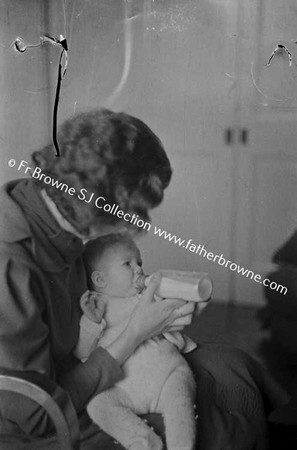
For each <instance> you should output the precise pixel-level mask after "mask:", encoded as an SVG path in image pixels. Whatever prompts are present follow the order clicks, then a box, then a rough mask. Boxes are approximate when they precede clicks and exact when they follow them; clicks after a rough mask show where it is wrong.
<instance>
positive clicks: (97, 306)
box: [80, 290, 105, 323]
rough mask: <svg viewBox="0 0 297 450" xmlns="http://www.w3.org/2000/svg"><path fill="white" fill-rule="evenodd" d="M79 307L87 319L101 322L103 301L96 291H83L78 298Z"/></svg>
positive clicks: (103, 309)
mask: <svg viewBox="0 0 297 450" xmlns="http://www.w3.org/2000/svg"><path fill="white" fill-rule="evenodd" d="M80 307H81V309H82V311H83V313H84V314H85V315H86V316H87V318H88V319H90V320H91V321H92V322H96V323H101V321H102V319H103V316H104V312H105V303H104V302H103V300H102V299H101V297H100V294H98V292H96V291H89V290H87V291H86V292H84V294H83V295H82V296H81V298H80Z"/></svg>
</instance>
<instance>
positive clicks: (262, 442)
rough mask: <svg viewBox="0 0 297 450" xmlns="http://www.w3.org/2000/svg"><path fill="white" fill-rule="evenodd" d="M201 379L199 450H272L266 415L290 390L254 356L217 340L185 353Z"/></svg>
mask: <svg viewBox="0 0 297 450" xmlns="http://www.w3.org/2000/svg"><path fill="white" fill-rule="evenodd" d="M186 359H187V361H188V363H189V365H190V367H191V368H192V370H193V372H194V374H195V378H196V383H197V400H196V408H197V409H196V410H197V414H198V445H197V449H199V450H223V449H224V450H227V449H234V450H235V449H236V450H254V449H257V450H262V449H266V448H268V444H267V442H268V436H267V420H266V418H267V415H268V412H269V411H271V410H272V409H273V408H275V407H276V406H278V405H280V404H282V403H284V402H285V401H286V400H287V396H286V394H285V393H284V392H283V391H282V389H281V388H280V387H279V386H278V385H277V383H275V381H274V380H273V379H272V378H271V377H270V375H269V374H268V372H267V371H266V370H265V369H263V368H262V366H261V365H260V364H258V363H257V362H256V361H255V360H254V359H253V358H251V357H250V356H249V355H247V354H246V353H244V352H243V351H241V350H238V349H234V348H231V347H228V346H222V345H219V344H201V345H199V346H198V348H197V349H196V350H195V351H194V352H191V353H190V354H188V355H186Z"/></svg>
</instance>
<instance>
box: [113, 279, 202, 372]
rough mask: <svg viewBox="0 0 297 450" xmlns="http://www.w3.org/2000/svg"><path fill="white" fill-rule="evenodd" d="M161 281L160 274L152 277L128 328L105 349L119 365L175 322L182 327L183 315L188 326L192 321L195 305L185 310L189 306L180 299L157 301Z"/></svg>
mask: <svg viewBox="0 0 297 450" xmlns="http://www.w3.org/2000/svg"><path fill="white" fill-rule="evenodd" d="M160 280H161V278H160V276H159V275H154V276H153V277H152V279H151V281H150V283H149V285H148V287H147V289H146V291H145V292H144V294H143V295H142V297H141V300H140V301H139V303H138V304H137V305H136V307H135V308H134V310H133V312H132V315H131V318H130V320H129V322H128V324H127V326H126V328H125V329H124V330H123V331H122V333H121V334H120V335H119V337H118V338H117V339H115V341H114V342H112V344H110V345H109V346H108V347H107V348H106V350H107V351H108V352H109V353H110V355H112V356H113V358H114V359H115V360H116V361H118V363H119V364H120V365H122V364H123V363H124V362H125V361H126V359H127V358H129V356H130V355H131V354H132V353H133V352H134V351H135V350H136V348H137V347H138V346H139V345H140V344H141V343H142V342H144V341H146V340H147V339H149V338H151V337H154V336H158V335H160V334H162V333H164V332H165V331H168V330H170V329H171V327H172V326H174V325H175V322H176V321H179V327H182V325H181V320H182V319H183V318H182V316H187V317H186V318H184V319H185V322H186V323H185V324H189V323H190V321H191V314H192V312H193V309H194V306H192V305H189V306H187V307H186V304H187V303H186V302H184V301H182V300H178V299H164V300H162V301H161V302H156V301H155V300H154V293H155V291H156V289H157V288H158V286H159V284H160ZM185 324H184V325H185ZM184 325H183V326H184Z"/></svg>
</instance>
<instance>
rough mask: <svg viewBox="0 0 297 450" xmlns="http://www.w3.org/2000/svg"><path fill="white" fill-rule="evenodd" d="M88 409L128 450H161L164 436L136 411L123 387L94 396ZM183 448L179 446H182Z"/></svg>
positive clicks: (105, 429) (103, 428) (96, 421)
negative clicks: (155, 430) (147, 423)
mask: <svg viewBox="0 0 297 450" xmlns="http://www.w3.org/2000/svg"><path fill="white" fill-rule="evenodd" d="M87 411H88V414H89V416H90V417H91V419H92V420H93V421H94V422H95V423H96V424H97V425H98V426H99V427H100V428H102V430H103V431H105V432H106V433H107V434H109V435H111V436H112V437H113V438H115V439H116V440H117V441H119V442H120V443H121V444H122V445H123V446H124V447H125V448H126V449H129V450H162V448H163V444H162V440H161V438H160V437H159V436H158V435H157V434H156V433H155V432H154V431H153V430H152V429H151V428H150V427H149V426H147V425H146V423H145V422H144V421H143V420H141V419H140V418H139V417H138V416H137V415H136V414H134V412H133V403H132V400H131V399H130V398H129V396H128V394H126V392H125V391H124V390H123V389H121V388H120V387H115V388H112V389H109V390H108V391H105V392H102V393H101V394H99V395H97V396H96V397H94V398H93V399H92V400H91V401H90V403H89V405H88V407H87ZM179 450H180V449H179Z"/></svg>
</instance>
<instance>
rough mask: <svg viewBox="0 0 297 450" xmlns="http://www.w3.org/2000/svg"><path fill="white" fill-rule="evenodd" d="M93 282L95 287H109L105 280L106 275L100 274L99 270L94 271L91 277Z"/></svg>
mask: <svg viewBox="0 0 297 450" xmlns="http://www.w3.org/2000/svg"><path fill="white" fill-rule="evenodd" d="M91 280H92V282H93V284H94V286H95V287H97V288H100V289H102V288H105V287H106V285H107V282H106V280H105V277H104V274H103V273H102V272H100V271H99V270H94V271H93V272H92V275H91Z"/></svg>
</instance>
